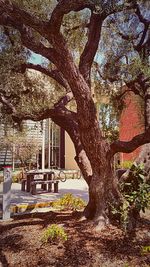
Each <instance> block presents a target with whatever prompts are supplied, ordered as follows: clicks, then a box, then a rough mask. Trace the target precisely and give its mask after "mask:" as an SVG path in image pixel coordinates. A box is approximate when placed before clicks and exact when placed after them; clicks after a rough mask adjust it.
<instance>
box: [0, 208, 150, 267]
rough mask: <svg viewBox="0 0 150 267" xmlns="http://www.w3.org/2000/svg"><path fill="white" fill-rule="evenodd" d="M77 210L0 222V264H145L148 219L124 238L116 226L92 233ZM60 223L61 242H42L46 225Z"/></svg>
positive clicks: (149, 235) (147, 258)
mask: <svg viewBox="0 0 150 267" xmlns="http://www.w3.org/2000/svg"><path fill="white" fill-rule="evenodd" d="M78 215H79V214H77V213H71V212H52V211H51V212H48V213H34V214H30V215H20V216H16V217H14V219H13V220H12V221H11V222H7V223H6V222H5V223H4V222H1V223H0V233H1V238H0V267H1V266H2V267H6V266H10V267H38V266H39V267H52V266H55V267H65V266H69V267H101V266H102V267H119V266H121V267H129V266H130V267H135V266H139V267H142V266H143V267H144V266H145V267H148V266H150V254H149V252H145V253H144V252H143V248H145V247H147V246H150V231H149V230H150V220H148V218H143V219H141V220H140V221H139V223H138V228H137V231H136V237H134V238H133V239H132V240H131V239H126V238H124V235H123V233H122V231H121V230H120V229H119V228H117V226H113V225H112V226H110V227H109V228H108V229H106V230H105V231H103V232H102V233H101V234H97V233H94V231H93V228H92V226H91V222H87V221H84V222H81V221H80V220H79V217H78ZM53 223H56V224H58V225H62V226H63V227H64V229H65V231H66V233H67V235H68V240H67V241H65V242H64V243H63V242H60V241H59V242H54V241H53V242H50V243H46V244H43V243H42V241H41V236H42V234H43V232H44V230H45V229H46V227H47V226H49V225H51V224H53Z"/></svg>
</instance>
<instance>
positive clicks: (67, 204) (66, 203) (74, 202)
mask: <svg viewBox="0 0 150 267" xmlns="http://www.w3.org/2000/svg"><path fill="white" fill-rule="evenodd" d="M85 205H86V203H85V201H84V200H83V199H82V198H79V197H74V196H73V195H72V194H70V193H69V194H65V195H64V196H62V197H61V198H60V199H58V200H56V201H54V202H53V204H52V206H53V207H55V208H60V209H62V210H81V209H83V208H84V207H85Z"/></svg>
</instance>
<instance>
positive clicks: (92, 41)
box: [79, 14, 103, 85]
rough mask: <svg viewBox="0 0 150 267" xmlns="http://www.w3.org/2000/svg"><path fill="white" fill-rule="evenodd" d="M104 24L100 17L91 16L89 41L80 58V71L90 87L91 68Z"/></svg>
mask: <svg viewBox="0 0 150 267" xmlns="http://www.w3.org/2000/svg"><path fill="white" fill-rule="evenodd" d="M102 22H103V20H102V18H101V16H100V15H97V14H92V15H91V19H90V23H89V34H88V40H87V43H86V45H85V48H84V50H83V53H82V54H81V57H80V63H79V70H80V72H81V74H82V75H83V77H84V79H85V80H86V82H87V83H88V84H89V85H90V73H91V67H92V63H93V60H94V57H95V54H96V52H97V49H98V45H99V40H100V35H101V28H102Z"/></svg>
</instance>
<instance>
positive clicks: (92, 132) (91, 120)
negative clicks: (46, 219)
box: [0, 0, 150, 229]
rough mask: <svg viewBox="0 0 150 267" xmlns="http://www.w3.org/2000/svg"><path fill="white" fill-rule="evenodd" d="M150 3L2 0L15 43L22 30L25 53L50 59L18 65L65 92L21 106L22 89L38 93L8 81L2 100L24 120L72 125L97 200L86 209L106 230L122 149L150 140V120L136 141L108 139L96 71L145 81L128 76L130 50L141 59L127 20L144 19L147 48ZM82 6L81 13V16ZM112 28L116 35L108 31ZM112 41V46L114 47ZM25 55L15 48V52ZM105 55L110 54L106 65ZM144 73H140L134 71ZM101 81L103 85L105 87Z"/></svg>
mask: <svg viewBox="0 0 150 267" xmlns="http://www.w3.org/2000/svg"><path fill="white" fill-rule="evenodd" d="M147 3H148V1H135V0H134V1H129V0H128V1H125V0H124V1H117V0H114V1H113V0H108V1H96V0H95V1H94V0H84V1H82V0H75V1H74V0H69V1H68V0H67V1H66V0H60V1H50V0H48V1H45V3H44V4H43V3H42V2H41V1H31V2H30V3H29V2H28V1H19V0H14V1H9V0H0V24H1V25H2V27H3V29H4V32H3V33H4V34H5V35H6V36H7V37H8V39H9V41H10V43H11V44H12V47H13V46H14V36H17V40H18V39H19V41H20V43H21V46H22V47H23V48H24V49H25V52H26V51H28V50H30V51H33V52H35V53H37V54H40V55H41V56H43V57H44V58H46V59H47V64H46V65H45V66H44V65H36V64H33V63H27V62H26V60H25V61H24V62H22V61H21V62H20V63H19V65H18V67H17V69H18V71H20V72H21V73H24V72H25V71H26V70H27V69H34V70H37V71H39V72H41V73H43V74H44V75H47V76H48V77H50V78H52V79H53V80H55V81H56V82H57V84H58V85H59V88H61V89H62V92H63V96H62V97H61V98H60V99H59V100H58V101H57V102H56V103H55V104H54V105H51V103H50V105H49V106H48V105H46V106H45V104H44V105H43V107H42V106H41V105H40V108H39V109H35V110H34V109H33V108H32V110H30V109H25V108H23V110H21V108H18V106H19V103H20V101H21V102H22V97H21V96H22V95H23V97H24V96H25V95H27V91H28V95H29V98H31V97H32V91H31V90H30V86H29V88H28V90H24V89H22V90H21V91H19V94H18V93H17V96H16V95H14V94H13V93H12V92H10V90H8V86H6V87H7V92H6V91H5V90H3V89H2V86H1V91H0V101H1V103H2V104H3V105H4V107H5V108H6V110H7V111H9V113H10V114H11V115H12V118H13V120H14V121H16V122H18V123H20V122H21V121H22V120H27V119H32V120H35V121H38V120H42V119H46V118H51V119H52V120H53V121H54V122H55V123H56V124H58V125H59V126H61V127H62V128H64V129H65V130H66V131H67V132H68V134H69V135H70V137H71V139H72V141H73V143H74V146H75V151H76V157H75V159H76V162H77V164H78V166H79V167H80V169H81V171H82V174H83V176H84V178H85V180H86V181H87V183H88V185H89V203H88V205H87V207H86V208H85V212H84V214H85V217H86V218H92V219H94V221H95V223H96V227H97V229H102V228H103V227H105V226H106V224H107V223H108V215H107V212H106V211H107V205H108V203H110V202H111V203H112V202H118V201H119V200H120V199H121V196H120V193H119V190H118V186H117V182H116V177H115V175H114V173H113V168H112V159H113V156H114V155H115V154H116V153H117V152H125V153H129V152H132V151H133V150H134V149H136V148H137V147H139V146H141V145H143V144H145V143H149V142H150V127H149V125H148V127H146V129H145V132H143V133H142V134H140V135H138V136H135V137H134V138H133V139H132V140H131V141H129V142H124V141H120V140H117V141H115V142H113V143H110V142H109V141H108V140H107V139H105V138H104V137H103V134H102V131H101V129H100V127H99V122H98V118H97V110H96V105H95V102H94V99H93V90H92V84H93V83H92V80H93V77H95V78H96V79H97V77H98V74H100V75H102V76H103V78H104V79H109V81H110V82H112V81H115V80H119V76H120V77H121V79H125V82H126V83H128V85H130V87H132V88H133V90H134V91H136V89H135V83H136V82H137V80H136V81H135V79H133V78H132V84H131V79H127V76H129V77H131V76H132V75H131V70H130V73H129V69H130V68H129V67H128V68H127V69H126V70H124V65H125V59H126V58H127V57H128V56H129V58H132V59H133V57H134V56H135V47H134V45H133V38H132V37H133V36H130V38H129V39H128V42H127V44H128V45H127V44H126V42H125V41H124V39H125V38H126V35H125V36H124V32H125V31H126V27H127V25H125V21H126V20H128V23H129V24H131V22H133V21H134V20H136V23H137V25H139V29H140V31H141V32H137V34H138V38H137V42H138V45H137V46H138V47H140V48H141V47H142V46H143V45H144V42H146V43H148V42H149V24H150V21H149V20H148V19H149V16H147V12H146V13H145V10H144V7H145V6H144V5H147ZM78 13H79V15H80V18H79V17H77V16H76V14H78ZM115 21H117V23H119V24H120V25H122V24H123V25H124V27H123V28H122V30H121V31H119V32H120V35H122V36H120V39H119V37H118V35H117V32H116V29H115V31H113V30H112V29H113V27H112V26H111V25H112V24H113V23H115ZM141 23H143V25H146V28H145V27H142V26H141ZM145 23H146V24H145ZM107 30H108V33H109V34H106V33H107ZM74 31H77V34H76V35H75V36H74V37H73V38H71V36H72V33H73V32H74ZM18 33H19V35H18ZM82 33H83V35H82ZM79 34H80V36H79ZM122 37H124V39H123V38H122ZM145 38H146V41H145ZM109 40H110V42H111V46H110V43H109ZM121 40H122V43H121ZM74 41H76V46H74ZM107 44H108V47H110V48H111V49H110V53H109V51H108V49H107V48H108V47H107ZM113 45H115V46H114V48H113ZM118 47H119V54H118V53H117V51H118ZM12 49H13V48H12ZM73 49H74V50H73ZM136 49H138V48H137V47H136ZM140 51H141V50H140ZM17 55H18V53H17V52H16V50H15V52H14V57H17ZM103 57H105V59H104V60H103V64H101V63H100V62H101V60H102V58H103ZM110 59H111V62H113V63H114V62H115V63H116V65H117V66H116V67H117V68H114V66H112V64H109V60H110ZM94 61H96V62H94ZM104 63H105V64H104ZM99 65H100V66H99ZM127 65H128V64H127ZM129 65H130V64H129ZM131 65H132V64H131ZM99 67H101V69H99ZM14 69H16V66H15V67H14V68H13V70H14ZM93 70H95V71H97V74H96V75H95V74H93ZM108 70H110V71H109V73H107V72H108ZM110 73H111V77H110ZM124 73H127V75H124ZM15 75H16V74H15ZM138 77H139V76H138V74H136V77H134V78H136V79H138ZM140 81H141V80H140ZM144 82H146V81H145V80H144ZM129 83H130V84H129ZM21 84H22V83H21ZM31 87H32V85H31ZM23 88H24V87H23ZM63 88H64V89H65V94H64V90H63ZM101 88H102V87H101V85H99V92H100V91H101ZM61 89H60V90H61ZM14 93H15V88H14ZM33 95H34V93H33ZM72 99H74V101H75V104H76V111H71V110H70V109H69V108H68V107H67V104H68V103H69V102H70V101H71V100H72ZM146 103H147V102H146ZM17 105H18V106H17ZM146 109H147V108H146ZM148 110H149V109H148ZM148 112H149V111H148Z"/></svg>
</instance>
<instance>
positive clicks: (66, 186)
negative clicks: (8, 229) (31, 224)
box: [11, 179, 88, 213]
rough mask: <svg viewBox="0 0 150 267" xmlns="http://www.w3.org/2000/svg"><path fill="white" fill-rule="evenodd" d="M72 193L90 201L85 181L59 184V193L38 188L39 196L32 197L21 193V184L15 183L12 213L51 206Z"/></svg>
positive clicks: (12, 193) (77, 180) (12, 195)
mask: <svg viewBox="0 0 150 267" xmlns="http://www.w3.org/2000/svg"><path fill="white" fill-rule="evenodd" d="M67 193H71V194H73V195H74V196H76V197H80V198H82V199H83V200H85V201H86V202H87V201H88V186H87V184H86V182H85V181H84V180H83V179H68V180H66V182H61V181H60V182H59V193H53V192H50V193H48V192H43V191H41V190H40V185H39V186H38V190H37V194H36V195H31V194H30V193H27V192H22V191H21V184H19V183H13V184H12V188H11V211H12V213H17V212H24V211H27V210H34V209H38V208H44V207H48V206H50V205H51V202H52V201H54V200H56V199H58V198H60V197H61V196H62V195H64V194H67Z"/></svg>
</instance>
